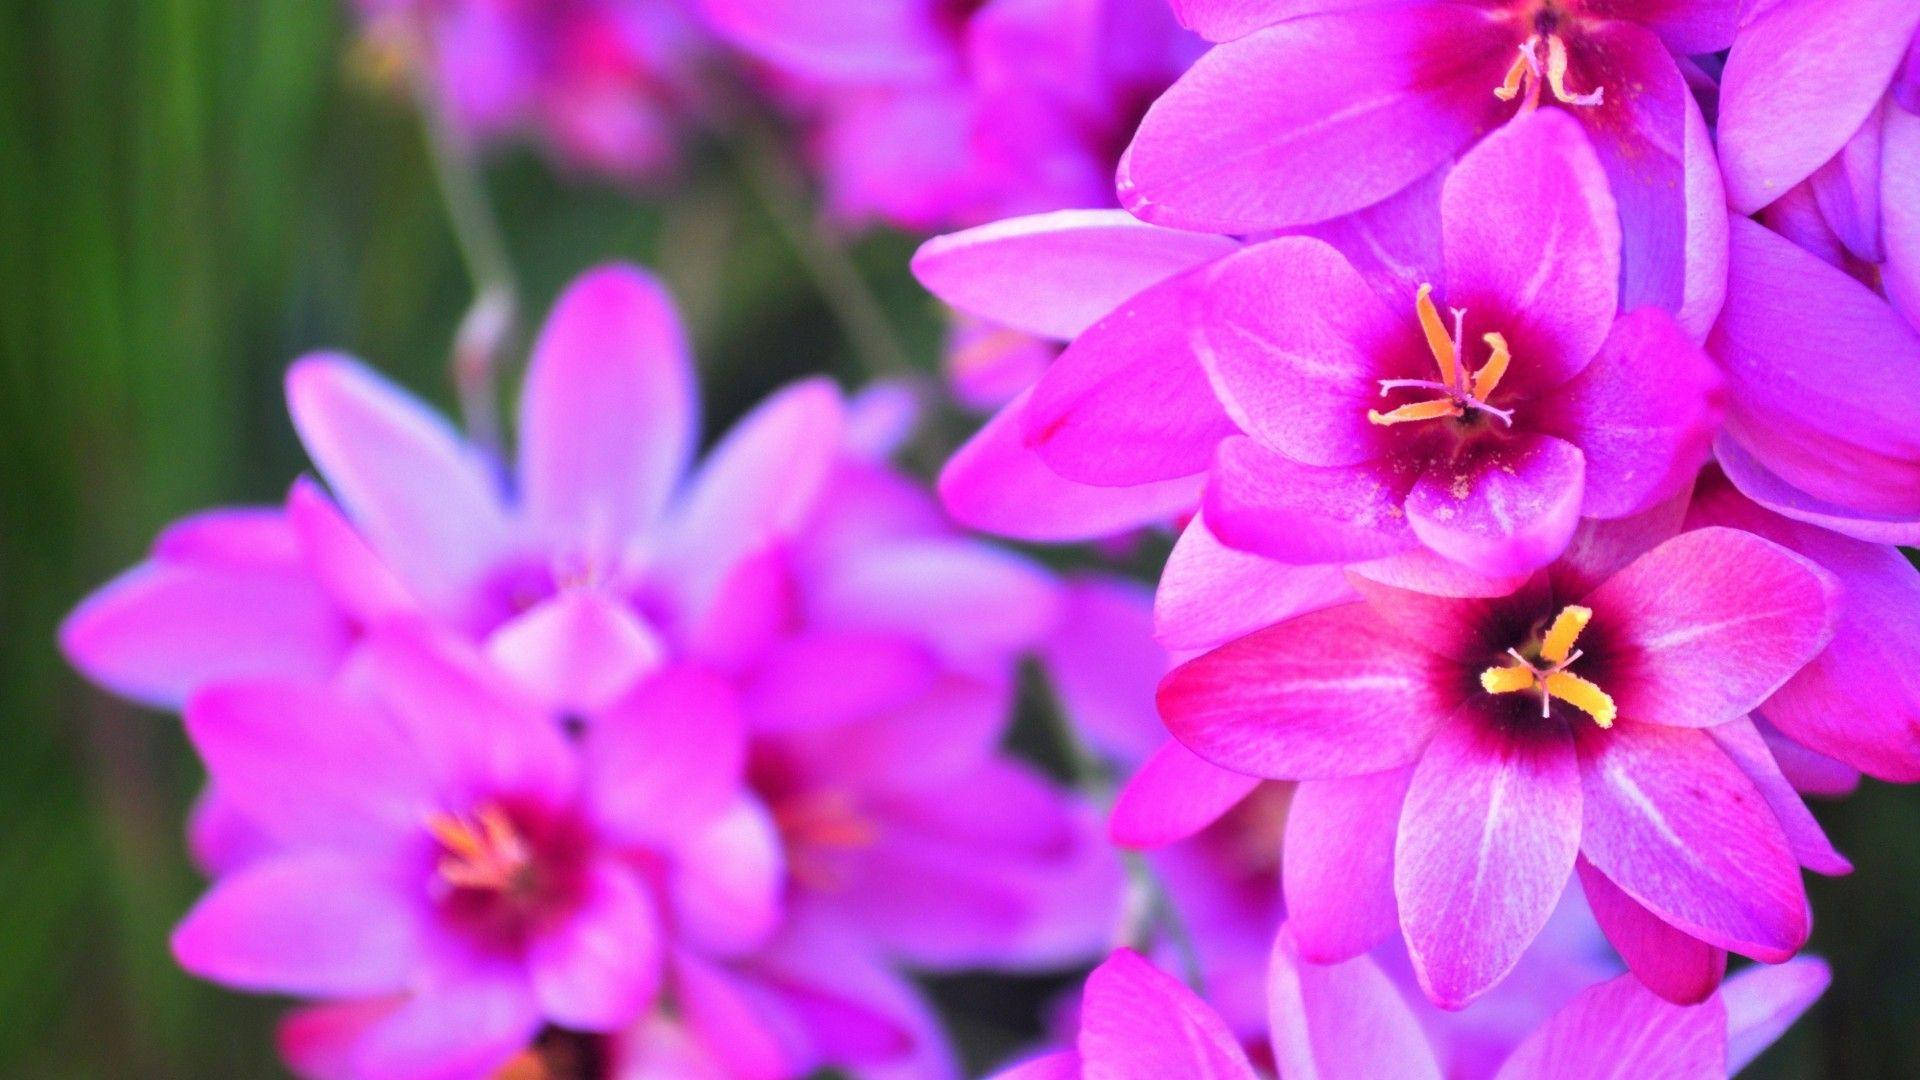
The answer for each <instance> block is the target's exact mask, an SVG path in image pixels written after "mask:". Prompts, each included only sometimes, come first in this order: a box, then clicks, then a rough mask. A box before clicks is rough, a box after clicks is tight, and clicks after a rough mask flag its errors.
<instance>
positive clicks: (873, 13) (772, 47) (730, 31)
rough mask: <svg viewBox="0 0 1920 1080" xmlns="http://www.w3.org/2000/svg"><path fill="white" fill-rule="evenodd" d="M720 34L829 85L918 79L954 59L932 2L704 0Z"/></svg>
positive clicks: (702, 5)
mask: <svg viewBox="0 0 1920 1080" xmlns="http://www.w3.org/2000/svg"><path fill="white" fill-rule="evenodd" d="M699 7H700V9H701V11H702V12H703V13H704V14H705V16H706V18H707V20H708V22H709V23H710V24H711V25H712V26H713V28H714V30H715V31H717V32H718V33H719V34H720V35H721V36H722V37H724V38H725V39H726V40H727V41H729V42H731V43H732V44H734V45H736V46H738V47H739V48H741V49H744V50H746V51H747V52H748V53H751V54H753V55H754V56H757V57H759V58H760V59H762V60H766V61H769V62H771V63H773V64H776V65H778V66H780V67H782V68H786V69H789V70H791V71H792V72H794V73H795V74H798V75H803V76H806V77H808V78H813V79H823V80H827V81H829V82H852V83H887V82H896V81H909V82H911V81H913V80H919V79H925V78H927V77H929V76H938V75H940V74H942V73H943V72H945V71H946V70H947V68H948V66H949V65H951V64H952V63H953V62H954V60H955V57H953V56H952V55H951V50H950V48H949V47H947V46H945V45H944V44H943V43H942V41H941V34H940V29H939V27H938V25H937V24H936V21H935V16H934V6H933V5H931V4H873V3H869V2H867V0H813V2H809V0H700V3H699Z"/></svg>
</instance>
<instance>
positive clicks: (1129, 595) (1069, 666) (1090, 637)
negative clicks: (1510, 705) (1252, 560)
mask: <svg viewBox="0 0 1920 1080" xmlns="http://www.w3.org/2000/svg"><path fill="white" fill-rule="evenodd" d="M1040 662H1041V664H1042V666H1043V667H1044V668H1045V669H1046V672H1047V677H1048V679H1049V681H1050V682H1051V683H1052V685H1053V691H1054V693H1055V695H1057V696H1058V697H1059V699H1060V706H1061V710H1062V711H1063V712H1064V713H1065V714H1066V716H1067V719H1068V720H1069V721H1071V722H1072V723H1073V725H1074V727H1075V728H1076V729H1078V730H1079V731H1080V732H1081V733H1082V734H1083V735H1084V736H1085V737H1086V738H1087V739H1088V740H1089V741H1090V742H1091V743H1092V744H1093V745H1094V747H1095V748H1096V749H1097V750H1099V751H1100V752H1102V753H1105V754H1108V755H1111V756H1114V757H1117V758H1120V759H1121V760H1123V761H1128V762H1135V761H1141V760H1144V759H1145V758H1146V757H1147V755H1149V754H1151V753H1153V752H1154V751H1155V750H1156V749H1158V748H1159V747H1160V745H1161V744H1162V743H1164V742H1165V741H1166V737H1167V730H1166V728H1165V727H1164V726H1163V725H1162V724H1161V723H1160V715H1159V714H1158V713H1156V712H1154V709H1153V693H1154V690H1155V688H1156V687H1158V686H1159V685H1160V677H1161V676H1163V675H1165V674H1166V673H1167V669H1168V668H1170V667H1172V666H1173V665H1172V661H1171V660H1170V659H1169V658H1168V657H1167V652H1166V650H1165V649H1162V648H1161V647H1160V646H1159V644H1158V643H1156V642H1155V641H1154V640H1153V590H1152V589H1150V588H1148V587H1146V586H1145V585H1142V584H1140V583H1138V582H1134V581H1131V580H1129V579H1126V578H1122V577H1119V576H1116V575H1107V574H1080V575H1077V576H1075V577H1073V578H1070V579H1069V580H1067V581H1066V582H1065V583H1064V587H1063V588H1062V590H1061V607H1060V623H1059V626H1058V627H1057V628H1056V629H1055V630H1054V632H1053V633H1052V634H1051V635H1049V637H1048V639H1047V640H1046V641H1045V642H1043V643H1042V644H1041V647H1040Z"/></svg>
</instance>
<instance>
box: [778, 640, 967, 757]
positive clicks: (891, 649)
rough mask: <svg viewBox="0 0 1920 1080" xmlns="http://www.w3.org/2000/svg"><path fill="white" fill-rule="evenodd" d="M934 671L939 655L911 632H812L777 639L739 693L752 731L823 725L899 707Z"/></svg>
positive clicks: (923, 689)
mask: <svg viewBox="0 0 1920 1080" xmlns="http://www.w3.org/2000/svg"><path fill="white" fill-rule="evenodd" d="M938 674H939V671H938V666H937V658H936V657H935V656H934V655H933V654H932V653H931V652H929V651H928V650H927V649H926V647H925V646H923V645H921V644H920V643H919V642H918V641H916V640H914V639H913V638H910V637H906V636H902V635H897V634H885V633H859V632H840V631H815V632H813V633H801V634H799V635H796V636H794V637H791V638H787V639H785V640H782V641H779V642H776V643H775V644H774V645H773V646H772V648H771V649H769V650H768V651H767V652H766V653H765V654H764V655H763V656H762V658H761V661H760V663H759V664H758V665H757V666H756V668H755V669H754V671H753V672H752V673H751V674H750V675H749V676H748V677H747V679H746V681H745V684H744V685H743V686H742V688H741V697H742V704H743V705H744V707H745V709H746V715H747V716H748V717H749V718H750V722H751V723H752V724H753V726H754V729H755V730H756V731H761V732H772V731H782V730H794V729H804V728H811V727H823V726H829V725H834V724H844V723H847V722H850V721H854V720H860V719H864V718H867V717H870V716H873V715H874V714H876V713H883V712H887V711H889V710H893V709H898V708H901V707H903V706H905V705H907V704H909V703H911V702H912V701H914V700H915V699H916V698H919V697H920V696H921V695H923V694H925V693H927V691H929V690H931V689H933V684H934V679H935V678H936V676H937V675H938Z"/></svg>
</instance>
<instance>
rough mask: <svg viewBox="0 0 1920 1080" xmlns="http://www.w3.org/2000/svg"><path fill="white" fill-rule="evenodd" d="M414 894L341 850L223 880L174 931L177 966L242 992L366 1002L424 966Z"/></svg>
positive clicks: (288, 859) (281, 862)
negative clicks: (274, 993) (355, 999)
mask: <svg viewBox="0 0 1920 1080" xmlns="http://www.w3.org/2000/svg"><path fill="white" fill-rule="evenodd" d="M424 916H425V910H424V908H423V907H422V906H421V903H420V899H419V898H418V897H412V896H408V895H406V894H405V893H404V892H402V891H401V889H400V888H399V887H398V886H397V884H396V882H395V880H394V879H393V877H392V874H391V871H387V870H384V869H381V868H378V867H376V866H374V865H371V864H369V863H368V862H367V861H366V860H365V859H361V858H355V857H353V856H350V855H345V854H337V853H319V854H309V855H298V856H290V857H285V858H276V859H272V860H269V861H266V862H261V863H256V864H254V865H253V866H250V867H248V868H246V869H244V870H242V871H240V872H239V873H237V874H234V875H232V876H231V877H228V878H225V879H222V880H221V881H220V882H219V883H218V884H216V885H215V886H214V887H213V889H212V890H211V891H210V892H208V893H207V895H206V896H204V897H202V898H201V900H200V902H199V903H198V904H196V905H195V906H194V909H193V910H192V911H191V912H189V913H188V914H187V917H186V918H185V919H184V920H183V921H182V922H181V923H180V925H179V927H177V928H176V929H175V930H174V932H173V954H174V956H175V958H177V959H178V960H179V961H180V966H181V967H184V968H186V969H187V970H188V971H189V972H191V973H192V974H194V975H197V976H199V977H200V978H203V979H212V980H214V981H216V982H220V983H225V984H226V985H228V986H233V987H238V988H240V989H245V990H254V991H265V992H276V993H283V994H299V995H307V996H313V997H355V996H361V997H369V996H373V995H378V994H389V993H393V992H395V991H397V990H400V989H402V988H403V987H405V986H406V985H407V983H408V980H409V979H410V978H411V977H412V975H413V973H414V970H415V967H416V965H418V964H419V962H420V936H421V933H422V926H421V920H422V919H423V918H424Z"/></svg>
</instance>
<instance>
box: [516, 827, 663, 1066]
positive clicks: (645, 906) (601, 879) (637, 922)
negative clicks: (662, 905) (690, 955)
mask: <svg viewBox="0 0 1920 1080" xmlns="http://www.w3.org/2000/svg"><path fill="white" fill-rule="evenodd" d="M581 889H582V891H583V893H584V895H583V896H582V898H581V900H580V906H579V907H578V908H577V909H575V910H574V911H572V912H570V913H569V914H568V915H567V917H566V918H565V919H563V920H561V921H560V923H559V924H558V925H555V926H552V927H549V928H546V929H545V930H543V932H541V933H539V934H537V935H535V937H534V938H533V940H532V941H530V942H529V943H528V945H527V970H528V973H529V975H530V976H531V977H532V979H533V991H534V993H535V994H536V995H537V996H538V997H539V999H540V1007H541V1009H542V1010H544V1011H545V1013H546V1017H547V1019H548V1020H550V1021H552V1022H553V1023H555V1024H559V1025H560V1026H562V1027H568V1028H574V1029H577V1030H581V1031H614V1030H617V1029H619V1028H621V1027H623V1026H625V1025H627V1024H630V1023H632V1022H634V1021H635V1020H637V1019H639V1017H640V1015H641V1013H643V1012H644V1011H646V1009H647V1008H648V1007H649V1006H650V1005H652V1003H653V999H654V996H655V995H656V994H657V993H658V992H659V990H660V979H661V963H662V957H661V943H660V935H661V932H662V927H661V925H660V920H659V916H658V915H656V914H655V913H654V908H653V900H652V898H651V897H649V896H648V894H647V892H646V890H645V889H644V888H643V887H642V886H641V884H640V882H639V881H638V880H637V879H636V878H635V877H634V875H633V872H632V871H630V870H627V869H625V868H624V867H620V866H616V865H615V864H613V863H612V862H609V861H605V860H602V861H599V862H596V863H595V864H594V865H593V866H591V867H589V868H588V871H587V874H586V881H585V882H584V883H582V885H581Z"/></svg>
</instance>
